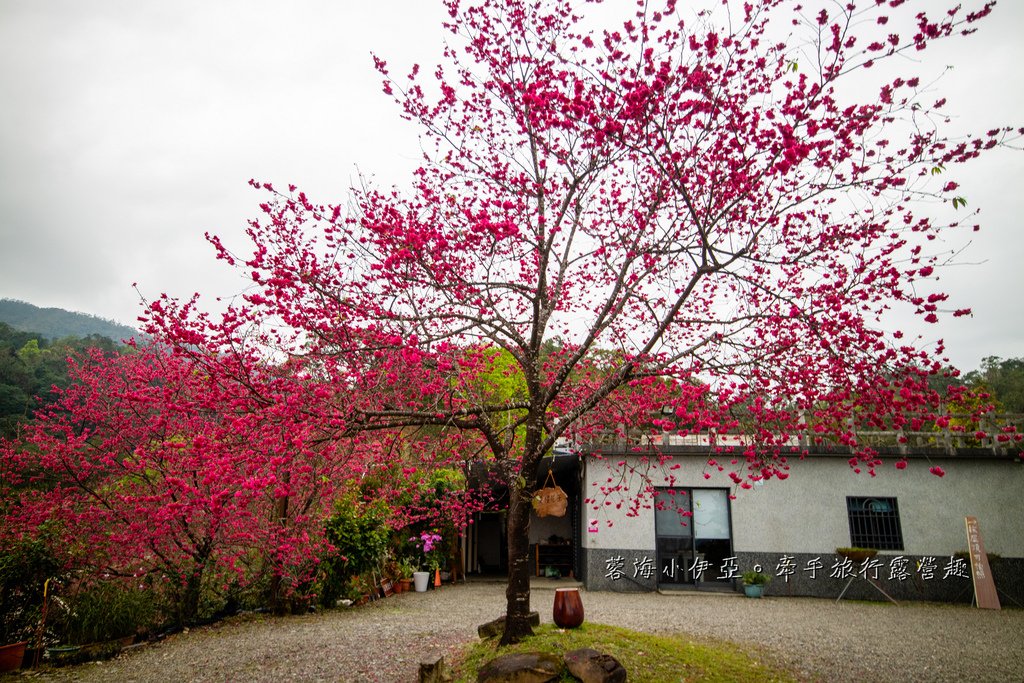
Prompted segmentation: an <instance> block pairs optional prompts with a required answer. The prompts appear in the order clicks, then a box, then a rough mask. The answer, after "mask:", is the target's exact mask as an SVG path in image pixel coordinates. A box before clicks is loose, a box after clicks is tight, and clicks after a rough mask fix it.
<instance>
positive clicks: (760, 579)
mask: <svg viewBox="0 0 1024 683" xmlns="http://www.w3.org/2000/svg"><path fill="white" fill-rule="evenodd" d="M742 579H743V592H744V593H745V594H746V596H747V597H748V598H759V597H761V596H762V595H763V594H764V587H765V586H767V585H768V582H769V581H771V580H772V577H771V576H769V575H768V574H765V573H763V572H759V571H749V572H743V576H742Z"/></svg>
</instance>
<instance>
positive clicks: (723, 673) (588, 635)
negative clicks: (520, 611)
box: [454, 623, 796, 683]
mask: <svg viewBox="0 0 1024 683" xmlns="http://www.w3.org/2000/svg"><path fill="white" fill-rule="evenodd" d="M534 633H535V635H534V636H533V637H532V638H529V639H527V640H525V641H524V642H522V643H519V644H518V645H513V646H509V647H505V648H501V649H500V650H499V649H498V647H497V645H498V639H497V638H492V639H490V640H487V641H482V642H478V643H474V644H472V645H470V646H468V647H467V649H466V650H465V652H464V653H463V657H462V658H461V659H460V660H459V661H458V662H456V663H455V666H454V669H455V680H456V681H470V682H471V681H476V674H477V672H478V671H479V670H480V667H482V666H483V665H484V664H486V663H487V662H488V661H490V660H491V659H493V658H495V657H497V656H499V655H503V654H508V653H512V652H550V653H552V654H557V655H559V656H561V655H562V654H563V653H565V652H568V651H569V650H575V649H577V648H583V647H589V648H593V649H595V650H599V651H601V652H605V653H607V654H610V655H612V656H613V657H615V658H616V659H618V660H619V662H621V663H622V666H624V667H625V668H626V672H627V674H628V679H629V681H631V682H633V683H643V682H645V681H651V682H657V683H664V682H666V681H737V682H739V683H743V682H744V681H749V682H750V683H755V682H757V683H762V682H764V681H794V680H796V679H795V678H794V677H793V676H792V675H791V674H790V673H789V672H787V671H785V670H784V669H779V668H775V667H772V666H770V665H767V664H764V663H761V662H758V661H756V660H755V659H753V658H752V657H751V656H750V655H749V654H747V653H745V652H744V651H743V650H742V649H740V647H739V646H736V645H732V644H730V643H721V642H716V643H706V642H696V641H694V640H692V639H691V638H688V637H686V636H669V635H652V634H649V633H638V632H637V631H630V630H628V629H624V628H617V627H614V626H605V625H603V624H593V623H585V624H583V625H582V626H580V627H579V628H576V629H568V630H560V629H558V628H556V627H555V626H553V625H551V624H544V625H542V626H541V627H540V628H537V629H534ZM559 680H561V681H575V680H576V679H575V678H573V677H572V676H571V675H570V674H569V673H568V671H566V672H565V673H564V675H563V676H562V678H561V679H559Z"/></svg>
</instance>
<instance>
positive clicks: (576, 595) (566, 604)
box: [552, 588, 583, 628]
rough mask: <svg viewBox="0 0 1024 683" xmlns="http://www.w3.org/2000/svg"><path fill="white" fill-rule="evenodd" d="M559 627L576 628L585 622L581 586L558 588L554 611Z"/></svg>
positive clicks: (553, 614) (556, 623)
mask: <svg viewBox="0 0 1024 683" xmlns="http://www.w3.org/2000/svg"><path fill="white" fill-rule="evenodd" d="M552 617H553V618H554V620H555V625H556V626H558V627H559V628H576V627H577V626H579V625H580V624H582V623H583V600H582V599H581V598H580V589H579V588H556V589H555V608H554V611H553V613H552Z"/></svg>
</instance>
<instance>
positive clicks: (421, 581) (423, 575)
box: [412, 572, 430, 593]
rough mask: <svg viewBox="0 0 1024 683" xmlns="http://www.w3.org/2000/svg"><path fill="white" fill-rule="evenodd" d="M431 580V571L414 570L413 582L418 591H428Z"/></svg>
mask: <svg viewBox="0 0 1024 683" xmlns="http://www.w3.org/2000/svg"><path fill="white" fill-rule="evenodd" d="M429 581H430V572H413V573H412V582H413V584H414V585H415V586H416V592H417V593H426V592H427V583H428V582H429Z"/></svg>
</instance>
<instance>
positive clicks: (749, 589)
mask: <svg viewBox="0 0 1024 683" xmlns="http://www.w3.org/2000/svg"><path fill="white" fill-rule="evenodd" d="M743 593H744V594H745V595H746V596H747V597H748V598H759V597H761V596H762V595H763V594H764V586H762V585H760V584H757V585H755V584H748V585H744V586H743Z"/></svg>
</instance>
